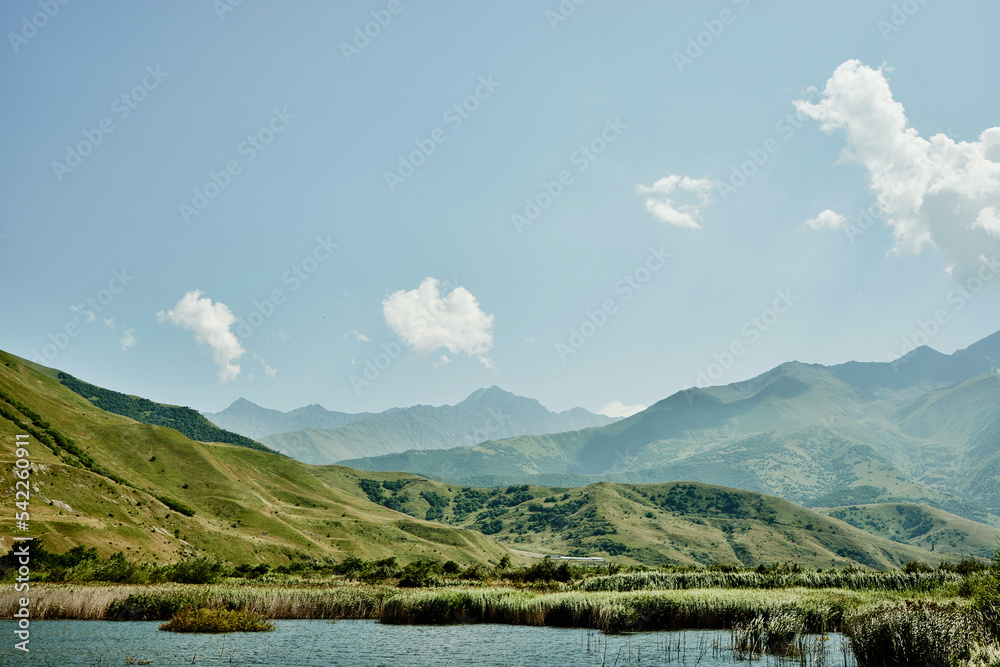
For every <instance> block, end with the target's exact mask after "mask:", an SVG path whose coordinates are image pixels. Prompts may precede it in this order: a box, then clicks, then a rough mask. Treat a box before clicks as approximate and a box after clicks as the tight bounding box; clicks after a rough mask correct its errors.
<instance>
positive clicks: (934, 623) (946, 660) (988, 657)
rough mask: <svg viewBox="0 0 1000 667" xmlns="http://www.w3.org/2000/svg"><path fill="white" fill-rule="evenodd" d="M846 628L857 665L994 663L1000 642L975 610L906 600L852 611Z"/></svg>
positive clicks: (999, 653) (999, 659) (998, 657)
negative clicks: (864, 610)
mask: <svg viewBox="0 0 1000 667" xmlns="http://www.w3.org/2000/svg"><path fill="white" fill-rule="evenodd" d="M844 634H845V635H847V636H848V637H849V638H850V640H851V648H852V650H853V651H854V655H855V657H856V659H857V661H858V665H859V667H869V666H875V665H878V666H879V667H893V666H895V665H900V666H905V665H958V664H962V665H970V664H982V665H998V664H1000V646H998V645H997V639H996V638H995V637H993V636H992V635H990V633H989V632H988V631H987V630H986V628H985V626H984V625H983V623H982V619H981V618H980V617H979V615H978V614H977V613H975V612H972V611H971V610H969V609H966V608H962V607H960V606H959V605H956V604H947V605H941V604H936V603H927V602H923V603H921V602H915V601H912V600H907V601H905V602H904V603H903V604H894V605H891V606H886V607H881V608H878V609H875V610H873V611H867V612H862V613H856V614H852V615H850V616H849V617H848V618H847V620H846V622H845V624H844Z"/></svg>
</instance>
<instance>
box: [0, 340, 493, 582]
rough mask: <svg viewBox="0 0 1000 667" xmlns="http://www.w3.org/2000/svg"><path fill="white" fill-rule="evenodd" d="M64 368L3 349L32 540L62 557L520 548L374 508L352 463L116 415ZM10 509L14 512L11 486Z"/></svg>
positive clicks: (6, 542)
mask: <svg viewBox="0 0 1000 667" xmlns="http://www.w3.org/2000/svg"><path fill="white" fill-rule="evenodd" d="M53 376H54V371H52V369H43V368H41V367H38V366H36V365H35V364H32V363H30V362H27V361H25V360H22V359H19V358H17V357H14V356H12V355H8V354H6V353H3V352H0V391H2V392H3V396H6V397H8V398H9V399H10V401H13V403H11V402H9V401H7V400H0V408H2V409H3V413H2V415H0V417H2V418H0V441H2V442H5V443H8V444H9V445H10V444H11V443H13V442H14V438H15V436H16V435H17V434H23V433H28V434H30V435H31V438H30V443H31V445H30V457H29V458H30V461H31V476H30V484H31V498H30V515H31V534H32V535H34V536H36V537H42V538H43V539H44V540H45V542H46V544H47V545H48V546H49V547H50V548H53V549H54V550H56V551H59V552H62V551H66V550H68V549H70V548H72V547H74V546H78V545H82V546H87V547H95V548H97V549H98V550H99V551H100V553H101V554H102V555H104V556H110V555H111V554H113V553H115V552H118V551H121V552H125V553H126V554H128V555H129V556H130V557H132V558H135V559H138V560H142V561H144V562H162V561H165V560H176V559H178V558H179V557H180V556H181V555H182V554H185V553H198V554H212V555H213V556H216V557H220V558H222V559H224V560H227V561H229V562H232V563H236V564H238V563H251V564H257V563H265V562H266V563H270V564H271V565H272V566H276V565H279V564H292V563H295V562H303V561H304V562H312V561H314V560H324V559H331V560H333V561H337V560H343V559H344V558H346V557H348V556H351V555H355V556H360V557H363V558H385V557H388V556H397V557H399V558H400V559H401V560H411V559H417V558H435V559H440V560H441V561H445V560H449V559H450V560H455V561H458V562H462V563H473V562H488V561H493V562H496V561H498V560H499V559H500V558H501V557H502V556H503V555H505V554H507V553H508V552H507V550H506V549H505V548H504V547H502V546H500V545H499V544H497V543H496V542H495V541H494V540H493V539H492V538H490V537H487V536H485V535H483V534H482V533H480V532H477V531H472V530H467V529H463V528H458V527H451V526H442V525H439V524H431V523H428V522H425V521H424V520H423V519H415V518H413V517H410V516H406V515H405V514H401V513H399V512H396V511H393V510H391V509H389V508H386V507H383V506H381V505H378V504H375V503H372V502H371V501H370V500H369V499H368V498H367V496H366V495H365V494H364V492H363V491H362V490H361V489H360V488H359V486H358V481H357V480H358V476H357V474H356V473H355V472H354V471H352V470H350V469H348V468H337V469H319V468H315V467H313V466H307V465H305V464H302V463H299V462H297V461H294V460H292V459H289V458H287V457H284V456H279V455H275V454H269V453H267V452H262V451H255V450H252V449H247V448H244V447H237V446H233V445H227V444H217V443H203V442H196V441H193V440H190V439H189V438H187V437H185V436H183V435H182V434H181V433H179V432H178V431H176V430H174V429H172V428H167V427H163V426H153V425H148V424H140V423H138V422H135V421H134V420H132V419H129V418H128V417H123V416H119V415H115V414H111V413H108V412H104V411H102V410H100V409H98V408H96V407H94V406H93V405H91V404H90V403H89V402H88V401H87V400H86V399H84V398H83V397H81V396H79V395H77V394H75V393H73V392H72V391H70V390H69V389H67V388H66V387H64V386H62V385H61V384H60V383H59V382H58V380H56V379H55V378H54V377H53ZM15 403H16V405H15ZM42 438H44V439H45V440H47V441H48V442H49V443H50V444H46V443H45V442H44V441H43V440H42ZM59 442H65V443H68V444H67V446H68V447H70V449H67V448H66V447H63V446H60V445H59V444H58V443H59ZM73 451H76V452H78V454H74V453H73ZM81 457H82V458H81ZM15 458H16V457H15V456H14V447H13V446H5V447H3V448H0V482H2V483H3V484H4V485H5V487H8V488H13V487H14V482H15V479H14V460H15ZM3 508H4V513H5V516H9V517H13V515H14V512H15V511H16V509H15V507H14V496H13V494H11V495H10V496H8V497H7V498H5V499H4V501H3ZM177 508H180V509H181V511H177ZM13 534H14V525H13V522H5V523H4V525H3V526H0V546H2V547H3V548H4V549H5V550H6V548H9V547H10V544H11V541H10V538H11V536H12V535H13Z"/></svg>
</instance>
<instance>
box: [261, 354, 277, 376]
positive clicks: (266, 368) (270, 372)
mask: <svg viewBox="0 0 1000 667" xmlns="http://www.w3.org/2000/svg"><path fill="white" fill-rule="evenodd" d="M260 363H261V365H262V366H264V374H265V375H267V377H269V378H273V377H274V376H275V375H277V374H278V371H276V370H274V369H273V368H271V367H270V366H268V365H267V362H266V361H264V360H263V359H260Z"/></svg>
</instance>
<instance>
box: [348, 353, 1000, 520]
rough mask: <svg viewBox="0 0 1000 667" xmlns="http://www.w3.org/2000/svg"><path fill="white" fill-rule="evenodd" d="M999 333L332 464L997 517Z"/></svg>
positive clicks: (479, 480)
mask: <svg viewBox="0 0 1000 667" xmlns="http://www.w3.org/2000/svg"><path fill="white" fill-rule="evenodd" d="M997 358H1000V334H994V335H992V336H990V337H988V338H986V339H984V340H982V341H980V342H978V343H976V344H975V345H972V346H970V347H969V348H967V349H966V350H960V351H958V352H956V353H954V354H952V355H944V354H940V353H938V352H934V351H933V350H930V349H929V348H918V349H917V350H914V351H912V352H911V353H910V354H908V355H906V357H904V358H903V359H901V360H898V361H897V362H893V363H866V364H857V363H850V364H842V365H839V366H833V367H825V366H821V365H815V364H802V363H798V362H789V363H786V364H782V365H781V366H778V367H776V368H774V369H772V370H771V371H768V372H767V373H764V374H762V375H760V376H758V377H755V378H752V379H750V380H747V381H745V382H738V383H734V384H730V385H726V386H722V387H708V388H705V389H688V390H685V391H682V392H678V393H676V394H674V395H672V396H670V397H668V398H666V399H664V400H662V401H659V402H658V403H656V404H655V405H653V406H651V407H650V408H648V409H646V410H645V411H643V412H640V413H638V414H636V415H634V416H632V417H629V418H627V419H623V420H621V421H618V422H616V423H614V424H610V425H608V426H604V427H600V428H589V429H584V430H579V431H574V432H567V433H559V434H553V435H544V436H520V437H515V438H507V439H503V440H497V441H491V442H484V443H481V444H479V445H477V446H475V447H471V448H453V449H449V450H438V451H410V452H403V453H396V454H392V455H388V456H378V457H369V458H364V459H354V460H347V461H343V464H344V465H349V466H351V467H355V468H361V469H364V470H403V471H408V472H413V473H417V474H424V475H431V476H436V477H438V478H443V479H448V480H453V481H456V482H461V483H463V484H470V485H474V484H478V485H502V484H522V483H526V481H527V482H533V483H538V484H566V485H569V484H586V483H592V482H595V481H598V480H602V479H603V480H609V481H616V482H630V483H657V482H668V481H679V480H688V481H700V482H706V483H716V484H723V485H725V486H730V487H736V488H742V489H748V490H753V491H760V492H764V493H772V494H775V495H778V496H781V497H783V498H786V499H788V500H791V501H793V502H796V503H800V504H804V505H807V506H813V507H831V506H840V505H855V504H866V503H877V502H902V503H907V502H910V503H923V504H927V505H930V506H933V507H937V508H940V509H943V510H946V511H948V512H952V513H954V514H958V515H960V516H963V517H966V518H969V519H973V520H976V521H982V522H986V523H990V524H993V525H1000V490H998V489H1000V452H998V449H1000V411H998V409H997V406H1000V377H998V376H996V375H995V374H993V372H992V369H993V367H994V366H995V365H996V364H995V362H994V359H997Z"/></svg>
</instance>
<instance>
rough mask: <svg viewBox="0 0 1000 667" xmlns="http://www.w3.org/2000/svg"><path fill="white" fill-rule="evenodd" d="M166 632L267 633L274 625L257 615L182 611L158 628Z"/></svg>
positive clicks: (238, 612)
mask: <svg viewBox="0 0 1000 667" xmlns="http://www.w3.org/2000/svg"><path fill="white" fill-rule="evenodd" d="M160 630H167V631H168V632H211V633H220V632H269V631H271V630H274V623H272V622H271V621H268V620H267V619H265V618H264V617H263V616H260V615H259V614H253V613H250V612H247V611H235V610H229V609H206V608H202V609H182V610H180V611H178V612H177V613H176V614H174V615H173V617H172V618H171V619H170V620H169V621H167V622H166V623H164V624H163V625H161V626H160Z"/></svg>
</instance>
